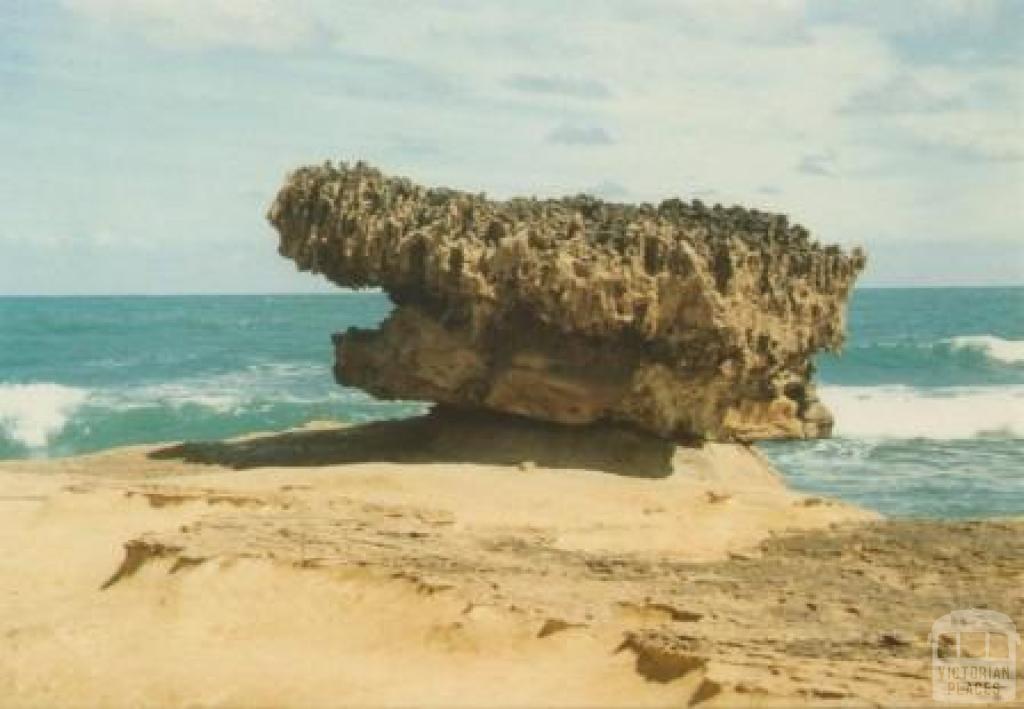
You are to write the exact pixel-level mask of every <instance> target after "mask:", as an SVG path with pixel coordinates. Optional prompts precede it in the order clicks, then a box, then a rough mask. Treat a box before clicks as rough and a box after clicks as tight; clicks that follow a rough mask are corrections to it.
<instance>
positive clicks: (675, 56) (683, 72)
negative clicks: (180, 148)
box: [66, 0, 1024, 245]
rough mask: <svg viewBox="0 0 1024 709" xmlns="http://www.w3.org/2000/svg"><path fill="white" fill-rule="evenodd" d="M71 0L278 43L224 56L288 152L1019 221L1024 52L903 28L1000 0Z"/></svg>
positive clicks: (837, 224) (808, 218) (865, 228)
mask: <svg viewBox="0 0 1024 709" xmlns="http://www.w3.org/2000/svg"><path fill="white" fill-rule="evenodd" d="M66 2H67V4H68V6H69V7H70V8H71V9H73V10H74V11H75V12H76V13H78V15H80V16H84V17H87V18H89V19H91V20H92V21H94V22H98V23H101V24H103V25H106V26H109V27H111V28H119V29H121V30H127V31H131V32H137V33H139V34H141V35H142V36H144V37H145V38H147V39H149V40H150V41H153V42H158V43H159V44H161V45H162V46H172V47H173V46H184V47H188V48H200V49H203V48H212V47H217V46H248V47H253V48H258V49H267V50H274V51H275V52H276V54H273V55H272V61H273V67H274V69H275V70H276V72H277V73H276V75H275V77H268V76H264V75H262V74H261V73H260V72H263V71H265V67H257V68H253V67H249V68H248V71H249V74H250V75H248V76H247V74H246V73H245V72H246V67H244V66H241V65H240V66H239V67H238V69H237V72H236V73H235V74H233V75H232V77H231V79H232V82H235V81H237V82H238V85H244V86H245V87H247V88H246V91H248V92H249V93H259V95H260V96H261V97H264V98H265V100H266V103H267V106H268V108H267V109H266V112H267V115H269V116H271V117H270V118H267V119H266V121H265V122H266V123H267V125H266V126H264V127H263V130H265V132H266V136H270V137H266V136H265V137H264V138H265V142H264V143H263V144H260V143H259V142H256V141H255V140H253V141H251V144H252V149H253V150H254V151H255V153H254V154H258V153H259V151H261V150H264V149H266V147H265V146H267V145H272V146H273V148H274V149H276V150H278V152H277V153H276V157H275V159H278V160H281V161H285V160H287V161H295V160H298V159H307V156H309V157H310V158H311V159H319V158H324V157H334V158H337V157H347V158H359V157H365V158H369V159H372V160H375V161H377V162H381V163H382V165H381V166H382V167H383V168H384V169H387V170H394V171H400V172H406V173H409V174H410V175H411V176H413V177H415V178H417V179H420V180H423V181H427V182H446V183H449V184H452V185H453V186H456V187H463V188H467V189H481V188H482V189H487V190H488V191H490V192H492V193H494V194H496V195H497V196H504V195H508V194H511V193H515V192H525V193H538V194H552V193H555V194H557V193H565V192H570V193H571V192H576V191H578V190H581V189H586V188H587V187H591V186H594V185H595V182H598V181H602V180H603V184H605V185H614V186H615V189H614V190H609V192H615V193H617V194H619V195H621V194H626V193H627V192H628V195H629V197H630V198H631V199H633V198H635V199H658V198H662V197H666V196H670V195H675V194H681V195H683V196H694V195H697V194H704V195H708V196H709V197H710V196H713V198H714V199H716V200H721V201H724V202H743V203H750V204H754V205H758V206H766V207H769V208H775V209H780V210H783V211H787V212H790V213H791V214H793V215H794V218H795V219H796V220H797V221H800V222H803V223H805V224H807V225H808V226H810V227H811V228H812V229H813V230H814V231H815V232H816V233H817V234H819V235H820V236H821V238H823V239H825V240H830V241H831V240H839V241H843V242H847V243H850V242H864V241H867V242H871V241H872V240H891V241H898V240H902V239H909V238H920V237H921V235H922V234H928V235H943V236H946V237H949V238H952V237H957V238H972V237H973V236H974V235H979V236H985V237H987V238H988V237H991V238H998V239H1009V238H1013V237H1012V235H1013V234H1019V229H1020V218H1021V215H1020V214H1019V213H1016V212H1014V210H1012V209H999V208H998V205H999V204H1003V205H1006V204H1016V203H1019V202H1020V201H1021V200H1020V196H1021V195H1020V193H1021V184H1022V178H1024V174H1022V171H1021V163H1020V162H1018V160H1019V158H1020V157H1021V156H1022V145H1021V138H1020V137H1019V136H1021V135H1022V132H1021V130H1020V129H1021V125H1020V122H1021V115H1022V108H1024V98H1022V97H1021V94H1022V90H1021V89H1020V88H1019V87H1020V81H1019V72H1017V71H1014V70H1011V69H1007V68H999V67H998V66H995V64H993V65H991V66H989V65H986V64H985V63H984V62H981V63H977V62H974V63H970V64H955V63H953V64H949V65H945V64H935V63H923V62H922V63H920V64H916V63H914V62H913V61H912V60H911V59H908V56H907V53H906V51H904V50H905V49H906V47H901V46H897V45H896V44H895V43H894V40H893V37H895V36H898V37H900V38H901V39H900V41H903V42H905V41H911V43H912V44H914V43H916V44H915V45H914V46H915V47H916V49H917V50H921V47H924V48H925V49H930V50H932V53H933V54H940V53H941V51H942V50H943V47H942V45H941V43H939V44H934V46H931V45H929V44H928V43H929V42H934V41H935V40H934V37H936V36H940V37H941V36H945V35H942V34H941V33H943V32H950V31H954V30H955V29H956V28H957V27H964V28H966V29H969V30H970V32H969V33H968V34H971V36H981V37H984V36H985V35H984V33H985V32H987V31H996V29H998V27H997V26H998V20H999V17H1000V14H999V11H998V10H999V8H1000V4H999V3H998V2H996V0H933V1H931V2H926V3H919V2H891V0H864V1H863V2H858V3H843V4H840V3H832V2H828V3H822V2H815V1H814V0H764V1H762V2H754V1H751V0H721V1H719V2H710V1H707V0H672V1H669V0H664V1H661V0H621V1H618V0H602V1H600V2H598V1H595V2H590V3H586V4H585V5H583V4H580V3H551V2H547V1H542V0H521V1H519V2H514V3H510V2H490V1H488V0H455V1H451V2H433V1H430V0H421V1H416V2H411V1H404V2H389V3H380V2H377V1H375V0H348V1H346V2H336V1H335V0H293V1H290V2H283V1H282V2H272V1H271V0H206V1H202V0H121V1H117V0H66ZM837 8H838V9H837ZM822 15H824V16H825V19H822ZM979 33H980V34H979ZM908 38H909V40H908ZM312 42H319V44H317V52H315V56H310V55H313V54H314V53H312V52H308V51H294V52H289V51H287V50H308V48H309V46H310V44H311V43H312ZM246 80H248V83H247V84H242V82H244V81H246ZM183 83H184V82H183ZM232 85H236V84H232ZM984 85H987V86H990V87H997V89H996V90H990V91H989V92H988V93H987V94H986V93H985V92H984V91H980V90H979V89H978V87H979V86H984ZM188 87H189V90H197V89H194V88H193V85H192V84H188ZM217 88H218V92H211V93H213V94H214V95H219V89H220V88H221V85H217ZM385 99H386V100H385ZM272 105H284V106H288V107H289V108H288V110H287V111H279V112H272V111H271V109H270V108H269V106H272ZM261 115H262V114H261V113H260V112H253V113H251V114H248V115H244V114H243V113H242V112H239V116H238V121H239V123H240V126H242V127H245V126H254V125H257V124H258V123H259V121H260V120H261ZM612 129H614V130H612ZM252 130H253V132H254V133H255V132H256V130H255V129H252ZM289 141H291V142H289ZM552 143H557V145H554V144H552ZM595 145H598V146H599V148H595V147H593V146H595ZM296 146H299V147H301V150H300V149H299V147H296ZM317 151H320V153H319V154H317ZM311 152H312V155H311ZM295 156H301V158H300V157H295ZM840 158H841V159H840ZM255 159H256V158H253V160H255ZM259 159H264V158H263V157H262V156H260V157H259ZM268 159H269V158H268ZM246 164H249V162H248V161H247V162H246ZM251 172H255V171H251ZM823 175H834V176H836V177H837V179H821V177H822V176H823ZM247 177H249V175H240V176H239V179H245V178H247ZM252 188H253V189H255V188H260V189H266V185H252ZM246 208H248V205H247V206H246ZM112 227H117V228H118V229H119V231H122V230H123V227H122V226H121V225H118V224H113V225H112ZM132 233H134V232H132ZM869 245H870V243H869Z"/></svg>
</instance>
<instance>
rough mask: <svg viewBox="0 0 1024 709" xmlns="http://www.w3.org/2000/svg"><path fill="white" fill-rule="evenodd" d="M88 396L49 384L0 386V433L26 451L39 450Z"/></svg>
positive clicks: (68, 388)
mask: <svg viewBox="0 0 1024 709" xmlns="http://www.w3.org/2000/svg"><path fill="white" fill-rule="evenodd" d="M88 397H89V392H88V391H86V390H85V389H77V388H75V387H69V386H63V385H61V384H53V383H51V382H34V383H30V384H0V432H2V433H3V435H4V436H6V437H8V438H10V439H11V440H14V441H17V442H19V443H21V444H23V445H26V446H28V447H29V448H42V447H44V446H46V444H47V442H48V441H49V440H50V438H52V437H53V436H55V435H57V434H58V433H60V432H61V430H62V429H63V428H64V426H65V424H66V423H67V422H68V419H70V418H71V416H72V415H73V414H74V413H75V410H76V409H78V407H80V406H81V405H82V404H83V403H85V400H86V399H87V398H88Z"/></svg>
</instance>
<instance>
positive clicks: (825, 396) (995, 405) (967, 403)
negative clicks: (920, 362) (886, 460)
mask: <svg viewBox="0 0 1024 709" xmlns="http://www.w3.org/2000/svg"><path fill="white" fill-rule="evenodd" d="M819 394H820V396H821V399H822V400H823V401H824V402H825V403H826V405H828V406H829V408H831V410H832V413H833V415H834V416H835V419H836V425H835V431H834V433H835V435H836V436H842V437H847V438H905V439H910V438H923V439H935V440H956V439H968V438H978V437H985V436H992V437H1004V438H1022V437H1024V385H1016V386H1006V387H998V388H996V387H943V388H935V389H915V388H911V387H907V386H898V385H897V386H881V387H878V386H875V387H860V386H823V387H821V389H820V391H819Z"/></svg>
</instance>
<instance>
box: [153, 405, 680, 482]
mask: <svg viewBox="0 0 1024 709" xmlns="http://www.w3.org/2000/svg"><path fill="white" fill-rule="evenodd" d="M677 445H678V444H677V443H674V442H672V441H667V440H664V439H661V438H657V437H654V436H652V435H650V434H647V433H644V432H642V431H638V430H635V429H632V428H627V427H623V426H619V425H615V424H592V425H588V426H562V425H558V424H551V423H544V422H540V421H534V420H531V419H526V418H521V417H517V416H508V415H504V414H494V413H488V412H482V411H472V412H470V411H456V410H451V409H445V408H441V407H436V408H435V409H434V410H433V411H431V412H430V413H429V414H426V415H424V416H417V417H415V418H409V419H401V420H395V421H377V422H373V423H366V424H359V425H354V426H342V427H339V428H330V429H319V430H317V429H314V430H297V431H286V432H283V433H274V434H265V435H256V436H251V437H248V438H244V439H238V440H231V441H211V442H186V443H179V444H176V445H172V446H167V447H164V448H159V449H157V450H154V451H152V452H151V453H150V454H149V457H150V458H153V459H156V460H181V461H185V462H188V463H204V464H213V465H222V466H226V467H229V468H234V469H236V470H244V469H249V468H262V467H308V466H325V465H341V464H346V463H377V462H388V463H478V464H484V465H517V464H520V463H524V462H533V463H534V464H536V465H537V466H539V467H543V468H579V469H585V470H600V471H603V472H607V473H613V474H616V475H625V476H629V477H643V478H662V477H666V476H668V475H670V474H671V473H672V457H673V454H674V452H675V448H676V446H677Z"/></svg>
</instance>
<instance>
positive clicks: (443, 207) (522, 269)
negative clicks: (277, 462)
mask: <svg viewBox="0 0 1024 709" xmlns="http://www.w3.org/2000/svg"><path fill="white" fill-rule="evenodd" d="M268 218H269V220H270V222H271V223H272V224H273V225H274V227H276V229H277V231H278V232H279V233H280V237H281V241H280V252H281V254H282V255H283V256H285V257H287V258H290V259H292V260H293V261H294V262H295V263H296V264H297V265H298V267H299V268H300V269H303V270H307V271H312V272H314V273H321V274H323V275H325V276H326V277H327V278H329V279H330V280H332V281H333V282H335V283H337V284H338V285H341V286H346V287H368V286H379V287H381V288H383V289H384V290H385V291H386V292H387V294H388V295H389V296H390V298H391V299H392V300H393V301H394V303H395V304H396V306H397V308H396V309H395V311H394V312H393V313H392V315H391V316H390V317H389V318H388V320H387V321H385V322H384V323H383V325H382V326H381V327H380V328H379V329H377V330H360V329H350V330H349V331H348V332H345V333H343V334H339V335H337V336H336V337H335V344H336V351H337V365H336V369H335V371H336V375H337V378H338V381H339V382H341V383H343V384H347V385H352V386H356V387H360V388H362V389H364V390H366V391H368V392H370V393H372V394H374V395H376V396H378V397H382V398H398V399H419V400H426V401H433V402H438V403H441V404H447V405H451V406H455V407H459V408H464V409H470V410H474V409H489V410H494V411H500V412H505V413H512V414H518V415H522V416H527V417H530V418H535V419H540V420H545V421H553V422H558V423H563V424H584V423H591V422H594V421H602V420H605V421H620V422H627V423H630V424H633V425H635V426H637V427H639V428H641V429H644V430H647V431H649V432H652V433H655V434H657V435H659V436H662V437H665V438H670V439H675V440H690V439H695V438H697V439H706V440H723V441H727V440H757V439H766V438H811V437H821V436H827V435H828V434H829V433H830V431H831V427H832V419H831V416H830V414H829V412H828V411H827V410H826V409H825V407H824V406H822V404H821V403H820V402H819V401H818V400H817V398H816V396H815V393H814V387H813V384H812V382H811V375H812V366H811V357H812V355H813V354H814V353H815V352H818V351H819V350H833V351H834V350H837V349H838V348H839V347H840V346H841V345H842V342H843V336H844V329H845V308H846V300H847V296H848V294H849V292H850V289H851V288H852V286H853V282H854V280H855V278H856V276H857V274H858V273H859V272H860V271H861V270H862V268H863V267H864V264H865V256H864V254H863V253H862V252H861V251H859V250H854V252H853V253H852V254H846V253H844V252H843V251H841V250H840V249H839V248H837V247H834V246H821V245H819V244H818V243H816V242H815V241H813V240H812V239H811V238H810V236H809V234H808V232H807V231H806V230H805V229H804V228H802V227H800V226H796V225H791V224H789V222H788V220H787V218H786V217H785V216H783V215H778V214H769V213H765V212H760V211H757V210H747V209H742V208H739V207H732V208H728V209H725V208H721V207H720V206H716V207H714V208H707V207H705V206H704V205H703V204H701V203H700V202H697V201H695V202H692V203H687V202H683V201H680V200H677V199H670V200H666V201H664V202H662V203H661V204H659V205H651V204H641V205H636V206H634V205H623V204H611V203H605V202H601V201H599V200H596V199H593V198H590V197H586V196H579V197H571V198H563V199H557V200H555V199H552V200H537V199H511V200H508V201H504V202H499V201H493V200H488V199H486V198H485V197H484V196H483V195H474V194H469V193H465V192H458V191H454V190H450V189H430V188H426V187H422V186H420V185H417V184H415V183H413V182H412V181H410V180H408V179H404V178H398V177H389V176H387V175H385V174H383V173H381V172H380V171H379V170H377V169H374V168H372V167H370V166H368V165H366V164H363V163H358V164H356V165H354V166H351V167H350V166H348V165H345V164H342V165H340V166H333V165H331V164H330V163H328V164H325V165H323V166H315V167H304V168H300V169H299V170H297V171H295V172H294V173H292V174H291V175H290V176H289V178H288V179H287V181H286V183H285V185H284V186H283V187H282V189H281V190H280V193H279V194H278V196H277V199H276V200H275V202H274V203H273V205H272V206H271V208H270V212H269V214H268Z"/></svg>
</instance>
